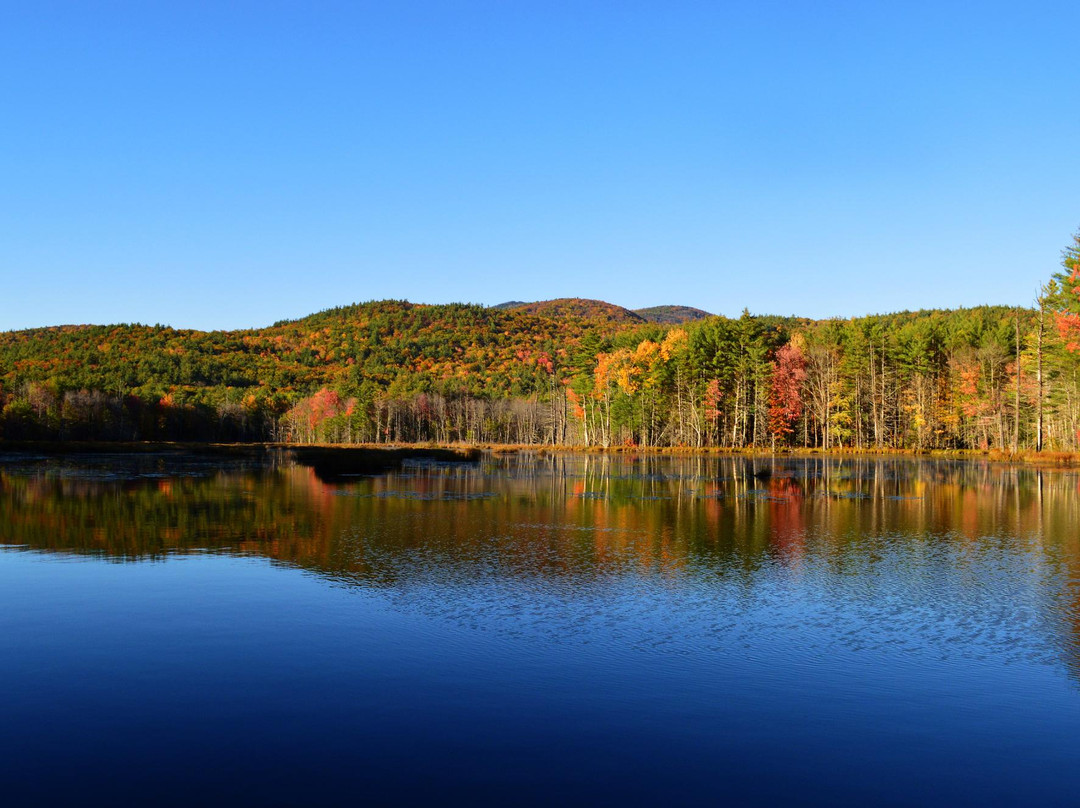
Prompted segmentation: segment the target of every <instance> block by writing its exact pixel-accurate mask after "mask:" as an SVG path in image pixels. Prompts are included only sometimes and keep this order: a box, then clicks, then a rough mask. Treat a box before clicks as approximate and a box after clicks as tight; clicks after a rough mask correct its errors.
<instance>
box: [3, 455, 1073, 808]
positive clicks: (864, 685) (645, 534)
mask: <svg viewBox="0 0 1080 808" xmlns="http://www.w3.org/2000/svg"><path fill="white" fill-rule="evenodd" d="M754 472H758V473H759V475H760V476H759V477H755V476H753V474H754ZM0 716H2V720H0V782H2V783H3V794H4V802H5V804H7V805H30V804H33V805H53V804H79V805H88V804H94V805H96V804H101V805H124V804H136V803H138V804H153V805H191V804H229V805H260V806H263V805H311V804H320V805H328V804H330V805H332V804H364V803H367V804H395V805H401V804H406V805H408V804H472V805H548V804H564V805H567V804H572V805H608V804H611V805H646V804H655V803H660V802H662V803H664V804H671V805H691V804H693V805H700V804H736V805H747V804H749V805H776V804H792V803H794V804H800V805H807V804H826V805H867V804H873V805H890V804H895V805H916V804H919V805H922V804H927V803H949V804H979V805H1016V804H1059V805H1060V804H1077V803H1080V748H1078V745H1077V744H1076V738H1077V737H1078V735H1080V475H1078V474H1077V473H1076V472H1072V471H1039V470H1035V469H1032V468H1024V467H1012V466H1008V465H1004V464H989V463H982V462H977V461H946V460H912V459H842V458H835V457H832V458H827V459H823V458H776V459H767V458H766V459H762V458H757V459H754V460H749V459H746V458H729V457H652V456H631V455H618V456H603V455H570V454H560V455H555V456H550V455H547V456H545V455H536V454H518V455H489V456H485V458H484V459H483V460H482V461H481V462H479V463H470V464H455V463H434V462H415V463H409V464H406V466H404V467H403V468H402V469H401V470H400V471H393V472H389V473H386V474H380V475H373V476H355V477H350V476H347V475H344V476H342V475H337V476H328V475H325V474H320V473H317V472H316V470H315V469H313V468H309V467H306V466H303V465H297V464H293V463H290V462H289V461H287V460H285V459H281V460H280V461H275V462H263V461H253V460H250V459H248V460H245V459H233V460H221V459H213V458H206V457H198V456H186V455H165V454H163V455H139V456H124V455H105V454H102V455H83V456H73V457H67V458H57V457H34V456H30V455H15V454H8V455H3V456H0Z"/></svg>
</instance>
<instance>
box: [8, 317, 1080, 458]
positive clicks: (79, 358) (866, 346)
mask: <svg viewBox="0 0 1080 808" xmlns="http://www.w3.org/2000/svg"><path fill="white" fill-rule="evenodd" d="M667 308H668V307H661V309H662V311H663V310H664V309H667ZM676 311H677V312H678V308H676ZM667 314H668V315H669V316H671V315H672V314H673V313H672V312H670V311H668V312H667ZM1036 320H1037V313H1036V312H1033V311H1031V310H1018V309H1015V308H1011V307H1002V306H996V307H995V306H983V307H978V308H974V309H966V310H964V309H962V310H955V311H918V312H899V313H896V314H889V315H875V316H868V317H861V318H853V319H851V320H839V319H833V320H823V321H812V320H806V319H803V318H796V317H773V316H753V315H750V314H748V313H745V314H744V315H743V316H741V317H739V318H737V319H731V318H726V317H706V318H704V319H700V320H696V321H692V322H687V323H685V324H681V325H669V324H665V323H660V322H646V321H645V320H644V319H643V318H642V317H641V316H640V315H639V314H637V313H634V312H631V311H629V310H627V309H623V308H621V307H619V306H613V305H611V304H609V303H604V302H602V301H595V300H583V299H576V298H570V299H560V300H551V301H543V302H538V303H529V304H525V305H523V306H518V307H515V308H488V307H484V306H478V305H466V304H449V305H434V306H433V305H422V304H414V303H409V302H406V301H396V300H384V301H375V302H369V303H358V304H353V305H349V306H341V307H337V308H333V309H327V310H326V311H321V312H317V313H315V314H312V315H309V316H307V317H303V318H300V319H298V320H292V321H283V322H279V323H276V324H275V325H273V326H271V327H269V328H264V329H255V330H245V331H209V332H207V331H191V330H179V329H173V328H167V327H164V326H144V325H109V326H61V327H53V328H39V329H32V330H27V331H15V332H6V333H0V438H3V439H15V440H34V439H46V438H47V439H56V438H59V439H62V440H93V439H114V440H117V439H118V440H128V441H130V440H154V439H169V440H225V441H229V440H266V439H271V438H272V439H279V440H290V441H299V442H311V441H323V442H345V443H353V442H365V441H366V442H386V441H436V442H439V443H448V442H452V441H464V442H468V443H476V442H481V441H491V442H497V443H538V442H539V443H571V444H575V443H580V444H590V445H593V444H600V445H604V446H611V445H616V444H637V445H657V444H662V445H671V446H679V445H695V446H702V445H722V446H729V447H736V448H738V447H743V446H747V445H757V446H763V445H771V443H772V441H773V440H775V441H776V442H777V445H783V444H784V443H788V442H793V441H796V440H799V441H802V442H804V443H806V444H808V445H813V446H819V447H830V448H842V447H849V446H851V445H856V446H864V447H865V446H871V445H873V446H876V447H878V448H885V447H888V448H918V449H924V448H958V447H973V446H994V447H1001V446H1005V445H1006V444H1007V443H1008V440H1009V439H1010V436H1011V435H1012V436H1015V432H1016V425H1017V410H1016V404H1015V402H1016V400H1017V381H1016V375H1017V374H1016V371H1015V368H1016V365H1015V361H1016V360H1015V357H1016V353H1017V345H1016V343H1017V338H1018V337H1019V339H1020V342H1021V343H1022V345H1021V351H1022V358H1023V361H1022V368H1021V369H1022V373H1021V379H1020V380H1019V381H1020V385H1019V387H1020V395H1021V397H1022V401H1021V410H1020V412H1019V416H1020V417H1019V421H1020V422H1021V430H1020V431H1021V440H1022V441H1024V440H1026V441H1027V442H1028V443H1030V442H1031V440H1032V434H1033V429H1034V428H1035V427H1033V426H1032V424H1033V423H1035V421H1034V420H1033V419H1034V418H1035V416H1034V415H1033V413H1035V412H1036V411H1037V407H1036V403H1037V402H1033V400H1032V396H1033V395H1037V391H1038V389H1039V388H1038V383H1039V379H1038V377H1037V374H1038V368H1039V367H1042V374H1043V375H1042V383H1043V389H1044V397H1043V403H1044V405H1045V407H1044V415H1045V417H1046V419H1047V420H1046V424H1047V425H1046V427H1045V430H1046V431H1045V432H1044V434H1045V435H1055V436H1067V438H1061V437H1058V438H1056V440H1057V441H1058V443H1057V444H1056V445H1066V444H1065V440H1068V441H1072V436H1073V435H1075V434H1076V429H1075V426H1074V425H1073V421H1072V420H1070V419H1072V418H1074V415H1073V414H1072V413H1074V411H1075V406H1074V403H1073V402H1075V401H1077V400H1080V387H1077V382H1076V380H1077V379H1080V370H1078V369H1077V368H1078V364H1077V361H1076V360H1075V359H1074V357H1073V354H1072V353H1071V352H1069V351H1067V350H1066V349H1065V348H1064V347H1062V345H1063V343H1062V342H1061V340H1060V339H1057V338H1056V331H1055V330H1053V329H1051V328H1045V329H1043V331H1042V332H1040V331H1039V330H1038V328H1037V327H1036V326H1037V322H1036ZM1018 332H1019V333H1018ZM1040 334H1042V336H1041V337H1040ZM1040 351H1041V352H1043V353H1045V354H1046V356H1045V357H1044V358H1045V360H1046V361H1045V362H1043V363H1042V364H1041V365H1040V364H1039V360H1038V356H1039V355H1040V354H1039V352H1040ZM1033 374H1034V375H1033ZM1032 391H1036V392H1034V393H1033V392H1032ZM1010 426H1011V430H1010V429H1009V428H1008V427H1010ZM1051 430H1053V431H1051ZM1013 439H1014V438H1013ZM1068 445H1070V446H1071V445H1072V443H1069V444H1068Z"/></svg>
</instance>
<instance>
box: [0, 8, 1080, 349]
mask: <svg viewBox="0 0 1080 808" xmlns="http://www.w3.org/2000/svg"><path fill="white" fill-rule="evenodd" d="M1078 31H1080V2H1076V0H1071V1H1070V2H1038V0H1035V1H1034V2H1029V3H1021V2H1010V3H998V2H992V1H991V0H987V1H985V2H952V1H950V0H936V1H935V2H918V1H917V0H907V1H906V2H893V3H885V2H874V1H873V0H859V2H824V1H822V0H819V1H817V2H811V1H810V0H806V2H796V1H795V0H792V1H791V2H768V1H767V0H752V1H751V2H722V1H721V0H714V1H713V2H679V0H663V1H662V2H661V1H659V0H657V1H656V2H633V1H632V0H619V1H618V2H588V0H576V1H575V2H559V1H558V0H542V1H540V2H532V0H499V1H498V2H467V1H466V0H439V1H437V2H423V3H422V2H410V0H383V1H382V2H377V3H365V2H341V3H331V2H317V1H315V0H303V1H302V2H301V1H300V0H297V2H290V3H275V2H269V0H260V1H259V2H250V3H246V2H225V1H224V0H214V1H213V2H206V3H202V2H195V0H177V1H176V2H172V3H166V2H142V1H141V0H140V1H139V2H130V3H120V2H93V1H92V0H78V1H76V0H72V2H68V3H51V2H47V0H33V1H32V2H17V1H16V0H0V329H12V328H24V327H32V326H40V325H53V324H60V323H111V322H145V323H157V322H160V323H167V324H171V325H175V326H181V327H196V328H240V327H249V326H260V325H267V324H269V323H271V322H273V321H275V320H279V319H285V318H291V317H299V316H303V315H305V314H308V313H311V312H313V311H317V310H319V309H323V308H327V307H330V306H335V305H341V304H346V303H351V302H355V301H362V300H371V299H382V298H406V299H409V300H413V301H416V302H429V303H442V302H451V301H466V302H475V303H484V304H494V303H500V302H502V301H505V300H543V299H549V298H554V297H595V298H601V299H605V300H609V301H611V302H613V303H618V304H620V305H623V306H627V307H630V308H638V307H642V306H649V305H658V304H671V303H677V304H684V305H691V306H697V307H700V308H704V309H707V310H709V311H713V312H716V313H721V314H729V315H737V314H738V313H739V312H740V311H741V310H742V309H743V308H744V307H746V308H749V309H750V310H751V311H752V312H756V313H777V314H800V315H805V316H811V317H826V316H834V315H839V316H845V317H847V316H855V315H861V314H867V313H871V312H882V311H894V310H898V309H904V308H909V309H916V308H929V307H955V306H962V305H976V304H980V303H1006V304H1027V303H1030V302H1031V301H1032V300H1033V298H1034V296H1035V294H1036V292H1037V290H1038V287H1039V285H1040V284H1041V283H1043V282H1044V281H1045V280H1046V279H1047V278H1048V277H1049V276H1050V274H1051V273H1052V272H1053V271H1055V269H1057V268H1058V262H1059V260H1060V253H1061V250H1062V249H1063V248H1064V247H1065V246H1066V245H1067V244H1068V243H1069V242H1070V241H1071V235H1072V234H1073V233H1074V232H1075V231H1076V230H1077V228H1078V227H1080V59H1078V51H1077V45H1076V43H1077V32H1078Z"/></svg>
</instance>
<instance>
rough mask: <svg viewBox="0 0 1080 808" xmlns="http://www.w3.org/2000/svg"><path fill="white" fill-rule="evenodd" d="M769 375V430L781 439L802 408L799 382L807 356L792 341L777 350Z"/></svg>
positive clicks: (801, 384) (776, 437) (797, 417)
mask: <svg viewBox="0 0 1080 808" xmlns="http://www.w3.org/2000/svg"><path fill="white" fill-rule="evenodd" d="M772 365H773V369H772V375H771V378H770V379H769V433H770V434H771V435H772V436H773V438H774V439H775V440H779V441H784V440H786V439H787V438H788V436H789V435H791V433H792V432H793V431H794V425H795V422H796V421H798V420H799V417H800V416H801V415H802V412H803V402H802V386H803V382H805V381H806V358H805V357H804V356H803V353H802V351H801V350H799V347H798V346H797V345H796V344H795V343H794V342H789V343H787V344H786V345H784V346H783V347H782V348H780V350H779V351H777V352H776V360H775V361H774V362H773V363H772Z"/></svg>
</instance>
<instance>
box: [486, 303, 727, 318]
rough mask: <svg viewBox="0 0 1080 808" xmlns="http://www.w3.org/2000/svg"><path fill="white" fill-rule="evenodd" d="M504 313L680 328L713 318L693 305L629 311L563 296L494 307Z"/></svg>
mask: <svg viewBox="0 0 1080 808" xmlns="http://www.w3.org/2000/svg"><path fill="white" fill-rule="evenodd" d="M490 308H493V309H500V310H504V311H506V310H521V311H524V312H526V313H527V314H535V315H537V316H540V317H552V318H555V319H565V318H573V319H577V320H599V321H602V322H608V323H642V322H648V323H662V324H664V325H678V324H680V323H687V322H692V321H694V320H704V319H705V318H706V317H712V316H713V315H712V314H710V313H709V312H707V311H704V310H702V309H695V308H693V307H692V306H650V307H648V308H644V309H633V310H631V309H627V308H623V307H622V306H617V305H615V304H614V303H608V302H606V301H603V300H592V299H589V298H581V297H561V298H556V299H555V300H540V301H536V302H533V303H527V302H525V301H522V300H508V301H507V302H505V303H499V304H498V305H495V306H491V307H490Z"/></svg>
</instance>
